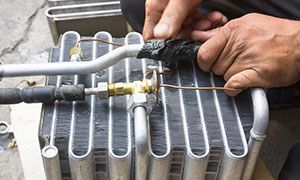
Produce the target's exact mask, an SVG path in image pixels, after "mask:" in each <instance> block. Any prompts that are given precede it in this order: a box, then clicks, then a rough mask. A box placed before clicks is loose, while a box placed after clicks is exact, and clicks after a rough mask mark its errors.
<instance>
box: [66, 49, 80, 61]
mask: <svg viewBox="0 0 300 180" xmlns="http://www.w3.org/2000/svg"><path fill="white" fill-rule="evenodd" d="M69 55H70V56H71V61H78V59H81V58H82V56H83V52H82V49H81V48H80V47H79V46H75V47H73V48H71V49H70V52H69Z"/></svg>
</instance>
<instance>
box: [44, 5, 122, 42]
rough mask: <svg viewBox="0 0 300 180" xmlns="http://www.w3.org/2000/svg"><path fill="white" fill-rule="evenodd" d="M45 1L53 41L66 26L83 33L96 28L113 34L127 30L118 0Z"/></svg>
mask: <svg viewBox="0 0 300 180" xmlns="http://www.w3.org/2000/svg"><path fill="white" fill-rule="evenodd" d="M48 4H49V5H50V6H51V7H50V8H48V9H47V10H46V12H45V14H46V16H47V19H48V23H49V27H50V29H51V33H52V37H53V40H54V42H56V43H57V42H58V40H59V37H60V35H61V34H63V33H65V32H67V31H70V30H75V31H77V32H79V33H80V34H81V35H84V36H92V35H94V34H95V33H96V32H98V31H99V29H102V30H105V31H108V32H111V33H112V34H113V36H114V37H123V36H125V35H126V33H127V32H128V31H127V23H126V20H125V19H124V17H123V16H122V12H121V5H120V1H119V0H114V1H111V0H100V1H99V0H48Z"/></svg>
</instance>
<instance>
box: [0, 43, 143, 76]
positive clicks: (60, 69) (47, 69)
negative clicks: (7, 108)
mask: <svg viewBox="0 0 300 180" xmlns="http://www.w3.org/2000/svg"><path fill="white" fill-rule="evenodd" d="M142 47H143V45H142V44H139V45H126V46H122V47H120V48H117V49H115V50H113V51H111V52H110V53H107V54H105V55H103V56H101V57H99V58H97V59H96V60H94V61H86V62H56V63H36V64H5V65H0V77H1V78H3V77H17V76H38V75H46V76H53V75H73V74H92V73H96V72H98V71H100V70H103V69H105V68H108V67H110V66H112V65H114V64H116V63H117V62H119V61H121V60H122V59H124V58H127V57H136V56H137V53H138V52H139V51H140V50H141V48H142Z"/></svg>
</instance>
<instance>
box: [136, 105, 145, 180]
mask: <svg viewBox="0 0 300 180" xmlns="http://www.w3.org/2000/svg"><path fill="white" fill-rule="evenodd" d="M134 135H135V179H147V172H148V161H149V152H148V149H149V147H148V125H147V114H146V109H145V108H144V107H143V106H137V107H136V108H134Z"/></svg>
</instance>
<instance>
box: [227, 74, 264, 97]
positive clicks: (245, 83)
mask: <svg viewBox="0 0 300 180" xmlns="http://www.w3.org/2000/svg"><path fill="white" fill-rule="evenodd" d="M257 86H263V82H262V79H261V78H260V77H259V75H258V74H257V72H256V71H255V70H253V69H246V70H244V71H241V72H239V73H237V74H235V75H233V76H232V77H231V78H230V79H229V80H228V81H227V83H226V84H225V86H224V87H225V88H233V89H239V90H237V91H225V92H226V93H227V94H228V95H229V96H236V95H237V94H239V93H240V92H241V91H242V90H243V89H247V88H249V87H257Z"/></svg>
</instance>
